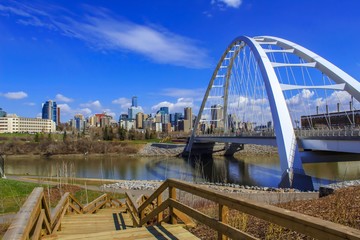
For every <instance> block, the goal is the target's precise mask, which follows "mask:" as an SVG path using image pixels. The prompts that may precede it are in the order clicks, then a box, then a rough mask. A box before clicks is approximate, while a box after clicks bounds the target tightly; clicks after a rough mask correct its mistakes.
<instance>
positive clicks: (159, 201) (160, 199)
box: [157, 193, 163, 223]
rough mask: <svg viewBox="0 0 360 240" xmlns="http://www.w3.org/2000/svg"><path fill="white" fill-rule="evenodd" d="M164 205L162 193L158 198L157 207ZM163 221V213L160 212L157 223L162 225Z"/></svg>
mask: <svg viewBox="0 0 360 240" xmlns="http://www.w3.org/2000/svg"><path fill="white" fill-rule="evenodd" d="M161 203H162V193H160V194H159V196H158V197H157V207H159V206H160V205H161ZM162 220H163V213H162V212H160V213H159V214H158V216H157V222H158V223H160V222H161V221H162Z"/></svg>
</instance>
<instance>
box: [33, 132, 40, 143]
mask: <svg viewBox="0 0 360 240" xmlns="http://www.w3.org/2000/svg"><path fill="white" fill-rule="evenodd" d="M34 141H35V142H39V141H40V138H39V133H35V136H34Z"/></svg>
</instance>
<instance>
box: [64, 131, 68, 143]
mask: <svg viewBox="0 0 360 240" xmlns="http://www.w3.org/2000/svg"><path fill="white" fill-rule="evenodd" d="M66 138H67V136H66V131H64V134H63V142H66Z"/></svg>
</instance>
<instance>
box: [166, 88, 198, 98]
mask: <svg viewBox="0 0 360 240" xmlns="http://www.w3.org/2000/svg"><path fill="white" fill-rule="evenodd" d="M204 92H205V90H204V89H202V88H197V89H185V88H166V89H163V90H162V91H161V92H160V94H161V95H163V96H168V97H175V98H193V99H196V100H202V99H203V97H204Z"/></svg>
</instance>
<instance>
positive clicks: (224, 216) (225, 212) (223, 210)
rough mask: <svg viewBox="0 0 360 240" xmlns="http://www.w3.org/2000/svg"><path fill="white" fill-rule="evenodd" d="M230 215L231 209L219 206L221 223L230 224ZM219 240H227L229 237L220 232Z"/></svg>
mask: <svg viewBox="0 0 360 240" xmlns="http://www.w3.org/2000/svg"><path fill="white" fill-rule="evenodd" d="M228 213H229V208H228V207H226V206H224V205H221V204H219V221H220V222H222V223H224V224H227V223H228ZM218 239H219V240H227V237H226V236H225V235H224V234H222V233H221V232H218Z"/></svg>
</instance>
